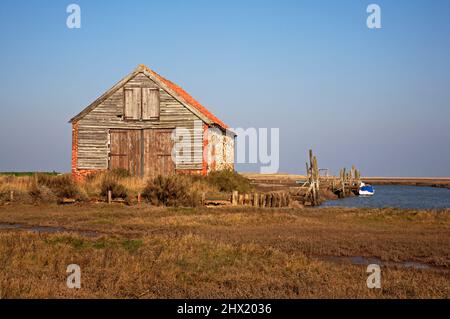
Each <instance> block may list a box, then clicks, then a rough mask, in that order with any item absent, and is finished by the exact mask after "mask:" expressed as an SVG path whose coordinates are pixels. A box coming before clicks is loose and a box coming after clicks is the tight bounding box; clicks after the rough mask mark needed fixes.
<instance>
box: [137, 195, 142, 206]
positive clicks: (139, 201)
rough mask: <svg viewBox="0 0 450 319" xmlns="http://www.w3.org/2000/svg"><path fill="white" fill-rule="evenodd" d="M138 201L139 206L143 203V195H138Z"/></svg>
mask: <svg viewBox="0 0 450 319" xmlns="http://www.w3.org/2000/svg"><path fill="white" fill-rule="evenodd" d="M137 201H138V204H140V203H141V201H142V195H141V193H138V196H137Z"/></svg>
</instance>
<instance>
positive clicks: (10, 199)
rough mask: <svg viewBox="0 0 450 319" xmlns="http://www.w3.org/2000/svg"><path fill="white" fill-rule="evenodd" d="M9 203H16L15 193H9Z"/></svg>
mask: <svg viewBox="0 0 450 319" xmlns="http://www.w3.org/2000/svg"><path fill="white" fill-rule="evenodd" d="M9 201H10V202H13V201H14V191H10V192H9Z"/></svg>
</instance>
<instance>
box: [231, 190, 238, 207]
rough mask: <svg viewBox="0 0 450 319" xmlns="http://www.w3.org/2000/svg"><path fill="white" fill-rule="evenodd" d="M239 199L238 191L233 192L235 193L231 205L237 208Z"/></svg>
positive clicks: (232, 195)
mask: <svg viewBox="0 0 450 319" xmlns="http://www.w3.org/2000/svg"><path fill="white" fill-rule="evenodd" d="M238 198H239V193H238V191H233V193H232V194H231V205H233V206H237V204H238Z"/></svg>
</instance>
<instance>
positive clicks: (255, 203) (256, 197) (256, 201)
mask: <svg viewBox="0 0 450 319" xmlns="http://www.w3.org/2000/svg"><path fill="white" fill-rule="evenodd" d="M253 206H254V207H259V194H258V193H253Z"/></svg>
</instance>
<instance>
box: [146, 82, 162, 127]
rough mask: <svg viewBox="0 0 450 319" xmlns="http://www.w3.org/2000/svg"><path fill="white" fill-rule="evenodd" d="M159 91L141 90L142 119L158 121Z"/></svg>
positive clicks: (151, 89)
mask: <svg viewBox="0 0 450 319" xmlns="http://www.w3.org/2000/svg"><path fill="white" fill-rule="evenodd" d="M159 108H160V104H159V89H153V88H143V89H142V119H143V120H157V119H159Z"/></svg>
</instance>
